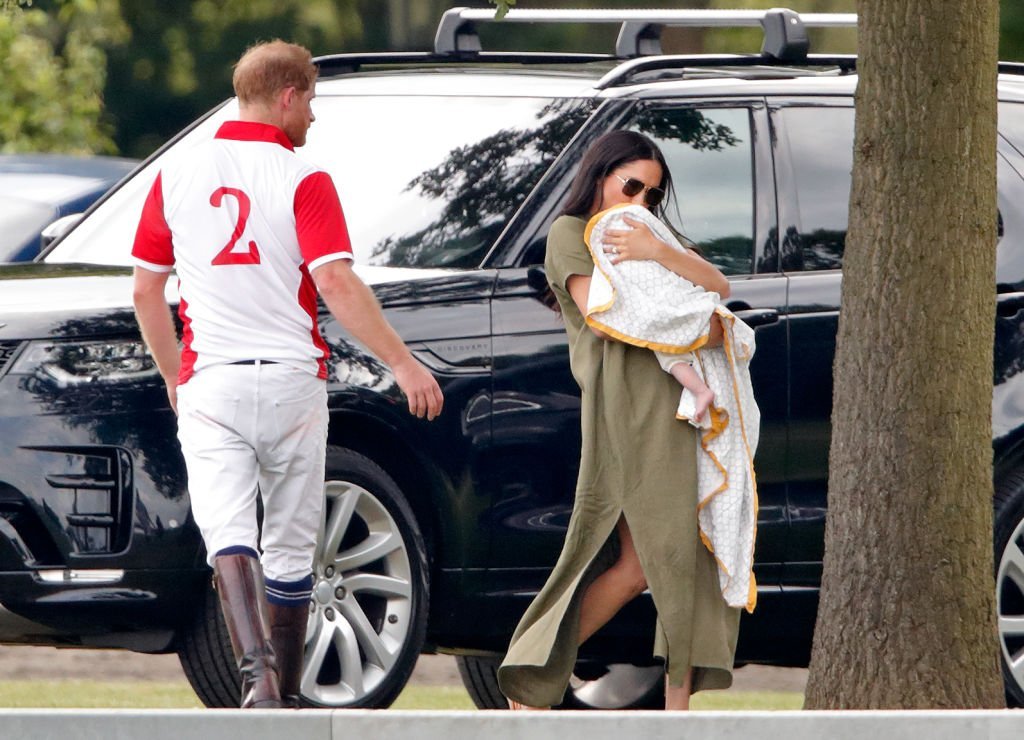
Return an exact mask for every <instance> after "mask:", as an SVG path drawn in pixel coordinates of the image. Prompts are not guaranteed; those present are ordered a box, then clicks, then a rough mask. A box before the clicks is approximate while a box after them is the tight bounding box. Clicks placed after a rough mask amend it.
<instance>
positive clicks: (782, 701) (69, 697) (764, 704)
mask: <svg viewBox="0 0 1024 740" xmlns="http://www.w3.org/2000/svg"><path fill="white" fill-rule="evenodd" d="M803 700H804V698H803V694H801V693H798V692H795V691H709V692H706V693H703V694H697V695H696V696H695V697H694V699H693V708H694V709H695V710H701V711H753V710H781V709H800V707H801V706H802V705H803ZM201 706H202V705H201V704H200V702H199V700H198V699H196V696H195V694H193V693H192V689H191V688H190V687H189V685H188V684H187V683H185V682H184V681H170V682H160V681H0V707H2V708H15V707H20V708H60V707H63V708H75V709H83V708H90V709H91V708H96V709H198V708H200V707H201ZM393 708H394V709H421V710H422V709H426V710H445V709H447V710H451V709H455V710H472V709H473V708H474V706H473V702H472V701H471V700H470V698H469V695H468V694H467V693H466V691H465V689H463V688H462V687H461V686H409V687H407V688H406V689H405V691H403V692H402V694H401V696H399V697H398V700H397V701H396V702H395V704H394V706H393Z"/></svg>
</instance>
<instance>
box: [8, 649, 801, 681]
mask: <svg viewBox="0 0 1024 740" xmlns="http://www.w3.org/2000/svg"><path fill="white" fill-rule="evenodd" d="M58 678H64V679H79V678H105V679H107V680H149V681H177V680H185V675H184V673H182V670H181V666H180V665H179V664H178V658H177V656H174V655H142V654H140V653H130V652H125V651H122V650H71V649H57V648H49V647H21V646H7V645H0V679H4V680H26V679H43V680H46V679H58ZM806 682H807V671H805V670H802V669H798V668H768V667H765V666H747V667H745V668H741V669H739V670H738V671H736V681H735V687H736V688H737V689H740V690H744V691H757V690H772V691H803V690H804V684H805V683H806ZM412 683H416V684H420V685H433V686H461V685H462V682H461V681H460V680H459V672H458V669H457V668H456V667H455V659H454V658H453V657H451V656H449V655H424V656H422V657H421V658H420V661H419V663H418V664H417V665H416V670H415V672H414V673H413V675H412Z"/></svg>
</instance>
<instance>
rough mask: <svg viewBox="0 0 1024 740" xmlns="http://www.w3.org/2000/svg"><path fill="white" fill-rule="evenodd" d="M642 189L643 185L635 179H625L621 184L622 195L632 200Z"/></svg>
mask: <svg viewBox="0 0 1024 740" xmlns="http://www.w3.org/2000/svg"><path fill="white" fill-rule="evenodd" d="M643 189H644V184H643V183H642V182H640V181H639V180H637V179H636V178H635V177H629V178H626V181H625V182H624V183H622V194H623V195H625V196H626V197H627V198H632V197H633V196H634V195H636V194H637V193H639V192H640V191H641V190H643Z"/></svg>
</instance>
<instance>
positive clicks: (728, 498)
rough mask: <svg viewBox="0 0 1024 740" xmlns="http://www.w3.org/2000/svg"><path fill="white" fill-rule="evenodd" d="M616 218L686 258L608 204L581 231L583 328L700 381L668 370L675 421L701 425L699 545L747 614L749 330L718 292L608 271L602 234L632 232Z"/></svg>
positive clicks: (751, 485)
mask: <svg viewBox="0 0 1024 740" xmlns="http://www.w3.org/2000/svg"><path fill="white" fill-rule="evenodd" d="M624 217H629V218H630V219H632V220H633V221H639V222H641V223H643V224H645V225H646V226H648V227H649V228H650V229H651V232H652V233H653V234H654V236H656V237H657V238H658V239H660V240H661V241H663V242H665V243H666V244H668V245H669V246H671V247H672V248H674V249H679V250H683V251H685V248H684V247H683V246H682V244H680V243H679V240H678V239H677V238H676V236H675V234H673V233H672V231H671V230H670V229H669V228H668V227H667V226H665V224H663V223H662V222H661V221H659V220H658V219H657V218H656V217H655V216H654V215H653V214H652V213H651V212H650V211H649V210H648V209H646V208H644V207H643V206H639V205H623V206H616V207H614V208H610V209H608V210H606V211H602V212H601V213H598V214H597V215H595V216H594V217H593V218H592V219H591V220H590V222H589V223H588V224H587V228H586V232H585V234H584V238H585V240H586V242H587V246H588V247H589V249H590V254H591V257H592V258H593V260H594V265H595V267H596V269H595V270H594V273H593V277H592V279H591V283H590V294H589V297H588V301H587V315H586V321H587V323H588V324H589V325H590V326H592V327H594V328H595V329H598V330H600V331H602V332H604V333H605V334H608V335H609V336H612V337H614V338H616V339H618V340H620V341H622V342H626V343H628V344H633V345H635V346H639V347H647V348H649V349H651V350H653V351H654V352H655V354H656V355H657V357H658V360H659V362H660V363H661V366H662V368H664V369H665V370H666V371H667V372H672V371H673V366H675V365H677V363H680V362H683V363H687V364H688V365H689V366H690V368H692V371H693V372H694V373H695V375H696V377H697V379H698V380H699V381H700V384H693V383H690V382H687V380H685V377H686V376H685V375H683V376H682V377H680V374H679V373H677V372H673V375H676V377H677V378H679V379H680V380H681V382H682V383H683V384H684V387H683V390H682V392H681V394H680V402H679V406H678V408H677V410H676V416H677V418H679V419H681V420H686V421H688V422H690V423H693V424H694V425H695V426H698V427H699V428H700V431H699V432H698V436H699V439H700V448H701V451H700V452H698V456H697V487H698V506H697V511H698V523H699V526H700V534H701V539H702V540H703V542H704V544H705V545H706V546H707V547H708V549H709V550H710V551H711V552H712V553H713V554H714V555H715V558H716V560H717V561H718V565H719V585H720V586H721V588H722V595H723V597H724V598H725V600H726V602H727V603H728V604H729V605H730V606H735V607H745V608H746V609H747V610H748V611H753V608H754V604H755V603H756V599H757V590H756V583H755V581H754V575H753V572H752V567H753V555H754V536H755V533H756V528H757V486H756V481H755V477H754V465H753V461H754V451H755V450H756V449H757V440H758V433H759V426H760V411H759V410H758V408H757V404H756V403H755V401H754V394H753V390H752V388H751V384H750V371H749V365H750V358H751V357H752V356H753V354H754V332H753V330H752V329H751V328H750V327H748V326H747V325H746V324H744V323H743V322H742V321H741V320H739V319H737V318H736V316H735V315H734V314H733V313H732V312H731V311H729V310H728V309H727V308H725V307H724V306H722V305H721V302H720V299H719V296H718V294H717V293H712V292H708V291H706V290H704V289H703V288H701V287H700V286H696V285H694V284H693V283H691V282H690V281H689V280H687V279H686V278H683V277H681V276H680V275H677V274H676V273H674V272H672V271H671V270H669V269H667V268H665V267H663V266H662V265H660V264H659V263H657V262H655V261H653V260H624V261H622V262H620V263H619V264H613V263H612V261H611V259H610V255H609V254H608V253H607V252H606V250H605V244H604V235H605V233H606V232H607V231H609V230H624V231H628V230H629V229H631V228H632V226H630V225H629V224H628V223H627V222H626V221H625V219H624ZM712 316H717V317H718V319H719V321H720V322H721V324H722V328H723V341H722V345H721V346H719V347H707V346H706V344H707V341H708V338H709V334H710V326H711V318H712ZM690 368H686V369H687V370H689V369H690ZM676 369H677V370H678V368H676ZM701 384H704V385H706V386H707V387H708V388H710V390H711V392H712V393H713V394H714V397H713V400H712V402H711V404H710V406H709V408H708V409H707V412H706V413H704V414H699V413H698V410H699V407H700V400H701V399H700V398H699V396H698V395H695V393H694V391H695V390H696V391H697V392H698V393H699V391H700V387H701Z"/></svg>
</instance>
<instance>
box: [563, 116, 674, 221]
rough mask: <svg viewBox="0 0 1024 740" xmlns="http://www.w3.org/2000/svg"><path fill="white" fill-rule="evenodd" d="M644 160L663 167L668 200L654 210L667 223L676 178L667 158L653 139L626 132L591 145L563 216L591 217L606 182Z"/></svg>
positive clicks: (602, 137)
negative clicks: (615, 173)
mask: <svg viewBox="0 0 1024 740" xmlns="http://www.w3.org/2000/svg"><path fill="white" fill-rule="evenodd" d="M642 159H651V160H654V161H655V162H657V163H658V164H660V165H661V182H660V183H658V187H660V188H661V189H662V190H664V191H665V198H664V199H663V200H662V201H661V203H659V204H658V205H657V206H656V207H655V208H652V209H651V210H652V211H653V212H654V215H656V216H657V217H658V218H660V219H661V220H663V221H665V220H666V217H665V203H667V202H668V201H669V200H670V199H673V194H672V174H671V173H670V172H669V171H668V164H667V163H666V162H665V156H664V155H663V154H662V153H661V150H660V149H659V148H658V145H657V144H655V143H654V142H653V141H651V140H650V139H649V138H647V137H646V136H644V135H643V134H640V133H637V132H636V131H626V130H619V131H609V132H608V133H606V134H603V135H602V136H600V137H598V138H597V139H596V140H595V141H594V143H593V144H591V145H590V148H588V149H587V151H586V153H585V154H584V155H583V161H581V162H580V169H579V172H577V173H576V179H574V180H573V182H572V189H571V190H570V191H569V200H568V202H567V203H566V204H565V208H563V209H562V214H563V215H566V216H582V217H586V216H589V215H590V209H591V208H592V207H593V205H594V199H595V198H597V197H598V195H599V193H600V192H601V183H603V182H604V179H605V178H606V177H608V175H610V174H611V173H612V172H614V171H615V170H617V169H618V168H619V167H621V166H622V165H624V164H628V163H630V162H636V161H639V160H642ZM673 200H674V199H673Z"/></svg>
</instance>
